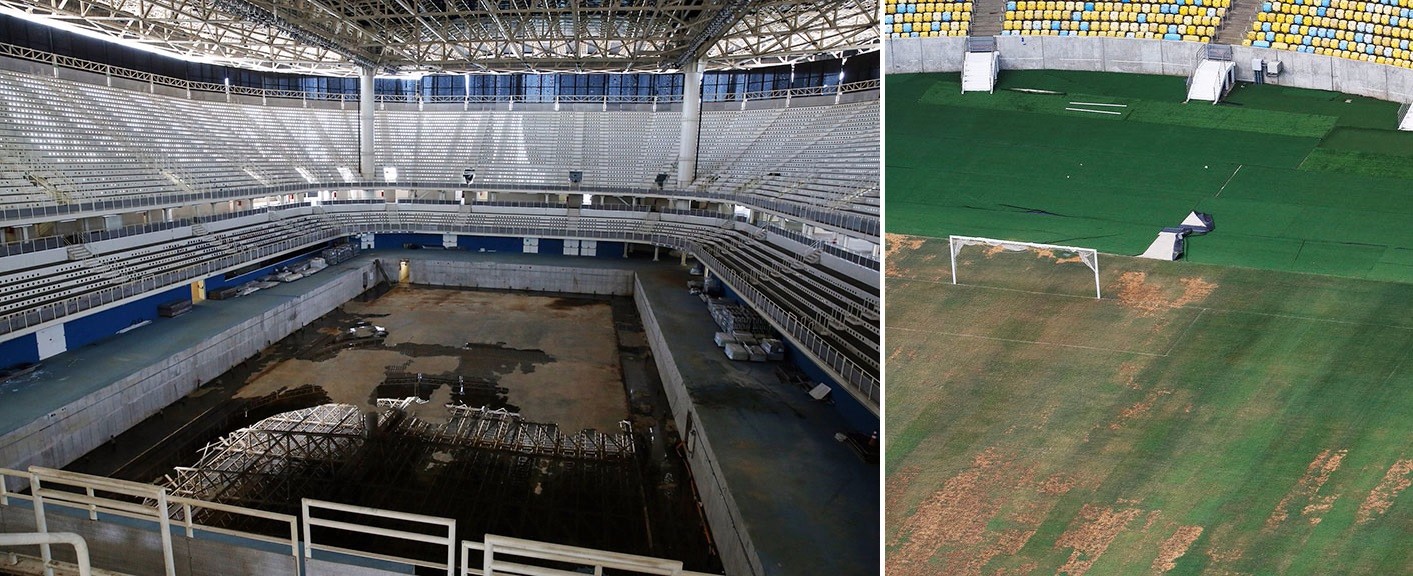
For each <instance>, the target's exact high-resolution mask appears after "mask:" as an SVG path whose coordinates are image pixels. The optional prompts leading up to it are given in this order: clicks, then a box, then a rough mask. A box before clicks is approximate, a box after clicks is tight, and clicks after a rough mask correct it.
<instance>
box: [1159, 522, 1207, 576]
mask: <svg viewBox="0 0 1413 576" xmlns="http://www.w3.org/2000/svg"><path fill="white" fill-rule="evenodd" d="M1201 535H1202V527H1201V526H1181V527H1179V528H1178V529H1177V531H1176V532H1173V535H1172V536H1169V537H1168V538H1167V539H1166V540H1163V544H1162V546H1160V547H1159V548H1158V557H1157V558H1156V559H1154V560H1153V573H1154V574H1162V573H1164V572H1167V571H1169V570H1172V569H1173V568H1176V567H1177V559H1178V558H1182V556H1183V555H1184V554H1187V549H1188V548H1189V547H1191V546H1192V543H1193V542H1196V541H1197V537H1199V536H1201Z"/></svg>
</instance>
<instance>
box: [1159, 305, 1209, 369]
mask: <svg viewBox="0 0 1413 576" xmlns="http://www.w3.org/2000/svg"><path fill="white" fill-rule="evenodd" d="M1206 313H1207V309H1206V308H1203V309H1201V310H1198V311H1197V315H1196V316H1193V317H1192V321H1191V322H1188V323H1187V327H1186V328H1183V329H1182V334H1178V337H1177V339H1176V340H1173V344H1172V345H1171V346H1168V350H1167V351H1166V352H1163V357H1164V358H1166V357H1167V356H1168V355H1169V354H1172V353H1173V349H1174V348H1177V345H1178V344H1181V343H1182V341H1183V340H1185V339H1187V333H1188V332H1191V331H1192V327H1193V326H1196V325H1197V321H1198V320H1201V319H1202V315H1203V314H1206Z"/></svg>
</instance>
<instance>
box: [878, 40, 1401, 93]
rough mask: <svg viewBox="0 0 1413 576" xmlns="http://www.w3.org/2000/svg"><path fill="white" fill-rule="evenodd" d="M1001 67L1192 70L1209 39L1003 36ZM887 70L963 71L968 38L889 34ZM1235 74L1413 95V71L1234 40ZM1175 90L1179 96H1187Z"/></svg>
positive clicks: (1183, 73) (1150, 71) (1136, 71)
mask: <svg viewBox="0 0 1413 576" xmlns="http://www.w3.org/2000/svg"><path fill="white" fill-rule="evenodd" d="M996 45H997V50H998V51H999V52H1000V53H1001V70H1002V73H1003V74H1004V71H1005V70H1089V71H1096V72H1125V73H1131V74H1161V75H1166V76H1184V77H1185V76H1187V75H1189V74H1191V73H1192V68H1193V66H1195V65H1196V64H1197V61H1198V59H1199V54H1200V53H1201V50H1202V48H1203V46H1204V45H1203V44H1200V43H1197V42H1176V41H1170V40H1139V39H1133V38H1098V37H1080V36H997V37H996ZM883 48H884V53H885V54H886V56H885V59H886V62H887V64H886V68H885V69H886V71H887V73H889V74H909V73H917V72H958V71H961V69H962V55H963V52H964V51H965V49H966V40H965V38H960V37H948V38H890V39H888V40H885V41H884V45H883ZM1232 48H1233V52H1234V58H1235V60H1236V70H1237V79H1239V80H1242V81H1246V82H1249V81H1251V80H1252V79H1253V70H1252V68H1251V60H1252V59H1254V58H1261V59H1264V60H1266V61H1267V62H1270V61H1280V62H1281V67H1282V70H1281V74H1280V75H1279V76H1278V77H1276V78H1275V79H1274V83H1275V84H1279V85H1282V86H1292V87H1296V88H1311V89H1315V90H1332V91H1335V92H1343V93H1346V94H1357V95H1360V96H1368V97H1371V98H1378V99H1381V100H1392V101H1395V102H1410V101H1413V70H1407V69H1403V68H1397V67H1394V66H1386V65H1381V64H1373V63H1370V62H1361V61H1358V60H1349V59H1347V58H1338V57H1335V56H1321V55H1318V54H1306V53H1302V52H1291V51H1288V50H1272V49H1270V48H1253V47H1250V46H1233V47H1232ZM1184 96H1185V95H1184V94H1176V95H1174V96H1173V98H1174V99H1182V98H1183V97H1184Z"/></svg>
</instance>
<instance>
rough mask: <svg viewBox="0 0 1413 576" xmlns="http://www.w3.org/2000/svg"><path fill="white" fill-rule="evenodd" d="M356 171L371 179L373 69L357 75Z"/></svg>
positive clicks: (364, 177)
mask: <svg viewBox="0 0 1413 576" xmlns="http://www.w3.org/2000/svg"><path fill="white" fill-rule="evenodd" d="M358 172H359V174H360V175H361V176H362V177H363V179H364V180H367V181H370V182H371V181H373V180H376V179H377V178H376V177H375V176H374V175H373V69H371V68H364V69H363V72H362V73H361V74H359V75H358Z"/></svg>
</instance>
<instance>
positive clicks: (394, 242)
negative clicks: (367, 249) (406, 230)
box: [373, 234, 442, 250]
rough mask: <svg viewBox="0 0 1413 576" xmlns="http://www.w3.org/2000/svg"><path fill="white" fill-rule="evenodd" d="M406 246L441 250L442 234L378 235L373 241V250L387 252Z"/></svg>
mask: <svg viewBox="0 0 1413 576" xmlns="http://www.w3.org/2000/svg"><path fill="white" fill-rule="evenodd" d="M406 244H414V245H417V246H434V247H436V248H441V246H442V235H441V234H378V235H376V236H375V237H374V239H373V248H375V249H381V250H387V249H397V248H402V247H403V246H404V245H406Z"/></svg>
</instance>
